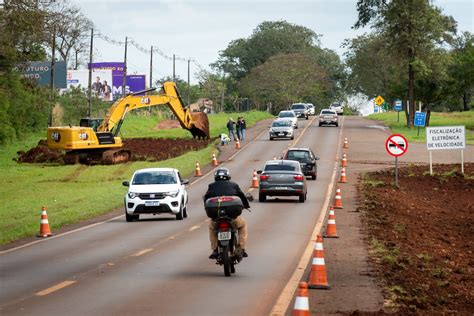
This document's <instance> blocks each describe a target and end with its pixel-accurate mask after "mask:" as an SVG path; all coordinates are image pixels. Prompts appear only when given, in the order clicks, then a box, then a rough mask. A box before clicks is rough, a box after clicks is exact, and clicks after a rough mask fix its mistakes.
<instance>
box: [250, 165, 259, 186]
mask: <svg viewBox="0 0 474 316" xmlns="http://www.w3.org/2000/svg"><path fill="white" fill-rule="evenodd" d="M250 187H251V188H258V178H257V171H256V170H255V169H253V176H252V185H251V186H250Z"/></svg>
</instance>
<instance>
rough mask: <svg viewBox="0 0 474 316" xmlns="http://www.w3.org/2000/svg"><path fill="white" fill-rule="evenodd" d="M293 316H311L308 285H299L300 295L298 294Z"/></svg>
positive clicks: (301, 283)
mask: <svg viewBox="0 0 474 316" xmlns="http://www.w3.org/2000/svg"><path fill="white" fill-rule="evenodd" d="M291 315H292V316H309V315H310V313H309V298H308V284H307V283H306V282H300V284H299V285H298V293H297V294H296V299H295V306H294V308H293V313H291Z"/></svg>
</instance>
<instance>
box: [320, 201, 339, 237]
mask: <svg viewBox="0 0 474 316" xmlns="http://www.w3.org/2000/svg"><path fill="white" fill-rule="evenodd" d="M324 237H326V238H339V236H338V235H337V230H336V215H335V214H334V208H333V207H332V205H331V208H330V209H329V217H328V224H327V225H326V235H324Z"/></svg>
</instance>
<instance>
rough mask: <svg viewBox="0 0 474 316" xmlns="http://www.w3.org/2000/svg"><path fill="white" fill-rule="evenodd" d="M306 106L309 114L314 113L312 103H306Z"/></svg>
mask: <svg viewBox="0 0 474 316" xmlns="http://www.w3.org/2000/svg"><path fill="white" fill-rule="evenodd" d="M306 106H307V107H308V113H309V115H316V110H315V109H314V104H313V103H306Z"/></svg>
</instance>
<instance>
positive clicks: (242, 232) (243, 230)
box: [209, 216, 247, 250]
mask: <svg viewBox="0 0 474 316" xmlns="http://www.w3.org/2000/svg"><path fill="white" fill-rule="evenodd" d="M234 223H235V225H236V226H237V229H238V231H239V243H240V247H241V248H242V249H246V246H247V222H246V221H245V219H244V218H243V217H242V216H238V217H237V218H236V219H235V220H234ZM209 240H210V241H211V249H212V250H214V249H217V246H218V241H217V233H216V223H215V222H214V221H209Z"/></svg>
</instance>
